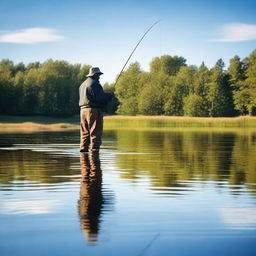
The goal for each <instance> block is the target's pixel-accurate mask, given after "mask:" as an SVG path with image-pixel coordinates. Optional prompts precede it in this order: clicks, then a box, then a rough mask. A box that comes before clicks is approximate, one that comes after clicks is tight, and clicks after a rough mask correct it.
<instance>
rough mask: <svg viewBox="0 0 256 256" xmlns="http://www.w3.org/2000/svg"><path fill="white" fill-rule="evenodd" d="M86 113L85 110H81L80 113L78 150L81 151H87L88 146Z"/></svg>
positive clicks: (88, 129)
mask: <svg viewBox="0 0 256 256" xmlns="http://www.w3.org/2000/svg"><path fill="white" fill-rule="evenodd" d="M87 112H88V111H87V109H81V112H80V150H82V151H88V148H89V144H90V128H89V124H88V113H87Z"/></svg>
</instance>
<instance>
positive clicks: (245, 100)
mask: <svg viewBox="0 0 256 256" xmlns="http://www.w3.org/2000/svg"><path fill="white" fill-rule="evenodd" d="M235 61H236V62H235ZM231 67H233V69H231V70H230V76H231V81H232V82H233V83H232V85H233V86H234V88H235V89H234V92H233V95H234V104H235V108H236V109H237V110H238V111H239V112H240V113H241V114H249V115H253V114H254V113H255V110H256V100H255V99H256V50H255V51H253V52H252V53H251V54H250V56H249V57H248V58H246V60H245V63H241V62H240V61H239V59H238V58H237V57H236V58H234V59H233V60H232V65H231ZM232 71H233V72H232ZM255 114H256V113H255Z"/></svg>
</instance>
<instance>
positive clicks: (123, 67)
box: [113, 20, 160, 88]
mask: <svg viewBox="0 0 256 256" xmlns="http://www.w3.org/2000/svg"><path fill="white" fill-rule="evenodd" d="M159 22H160V20H158V21H156V22H155V23H154V24H153V25H151V26H150V27H149V28H148V29H147V31H146V32H145V33H144V34H143V36H142V37H141V39H140V40H139V42H138V43H137V44H136V46H135V47H134V49H133V51H132V52H131V54H130V55H129V57H128V59H127V61H126V62H125V64H124V66H123V68H122V69H121V72H120V73H119V75H118V77H117V79H116V82H115V84H114V86H113V88H115V86H116V84H117V81H118V79H119V78H120V76H121V75H122V73H123V71H124V69H125V67H126V65H127V63H128V62H129V60H130V58H131V57H132V55H133V53H134V52H135V50H136V49H137V47H138V46H139V44H140V43H141V41H142V40H143V38H144V37H145V36H146V35H147V33H148V32H149V31H150V30H151V29H152V28H153V27H154V26H155V25H156V24H157V23H159Z"/></svg>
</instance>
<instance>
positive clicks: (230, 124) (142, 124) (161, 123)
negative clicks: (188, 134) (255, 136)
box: [0, 116, 256, 132]
mask: <svg viewBox="0 0 256 256" xmlns="http://www.w3.org/2000/svg"><path fill="white" fill-rule="evenodd" d="M104 119H105V121H104V122H105V124H104V129H106V130H111V129H130V130H140V129H151V130H159V129H165V130H168V129H178V128H220V129H223V128H248V129H254V128H255V129H256V117H249V116H243V117H233V118H198V117H170V116H105V117H104ZM77 129H79V116H74V117H71V118H52V117H42V116H30V117H25V116H0V132H15V131H17V132H19V131H20V132H34V131H63V130H77Z"/></svg>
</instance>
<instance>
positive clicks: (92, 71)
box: [87, 67, 103, 77]
mask: <svg viewBox="0 0 256 256" xmlns="http://www.w3.org/2000/svg"><path fill="white" fill-rule="evenodd" d="M94 74H100V75H102V74H103V73H102V72H101V71H100V69H99V68H98V67H91V68H90V71H89V74H88V75H87V77H89V76H93V75H94Z"/></svg>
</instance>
